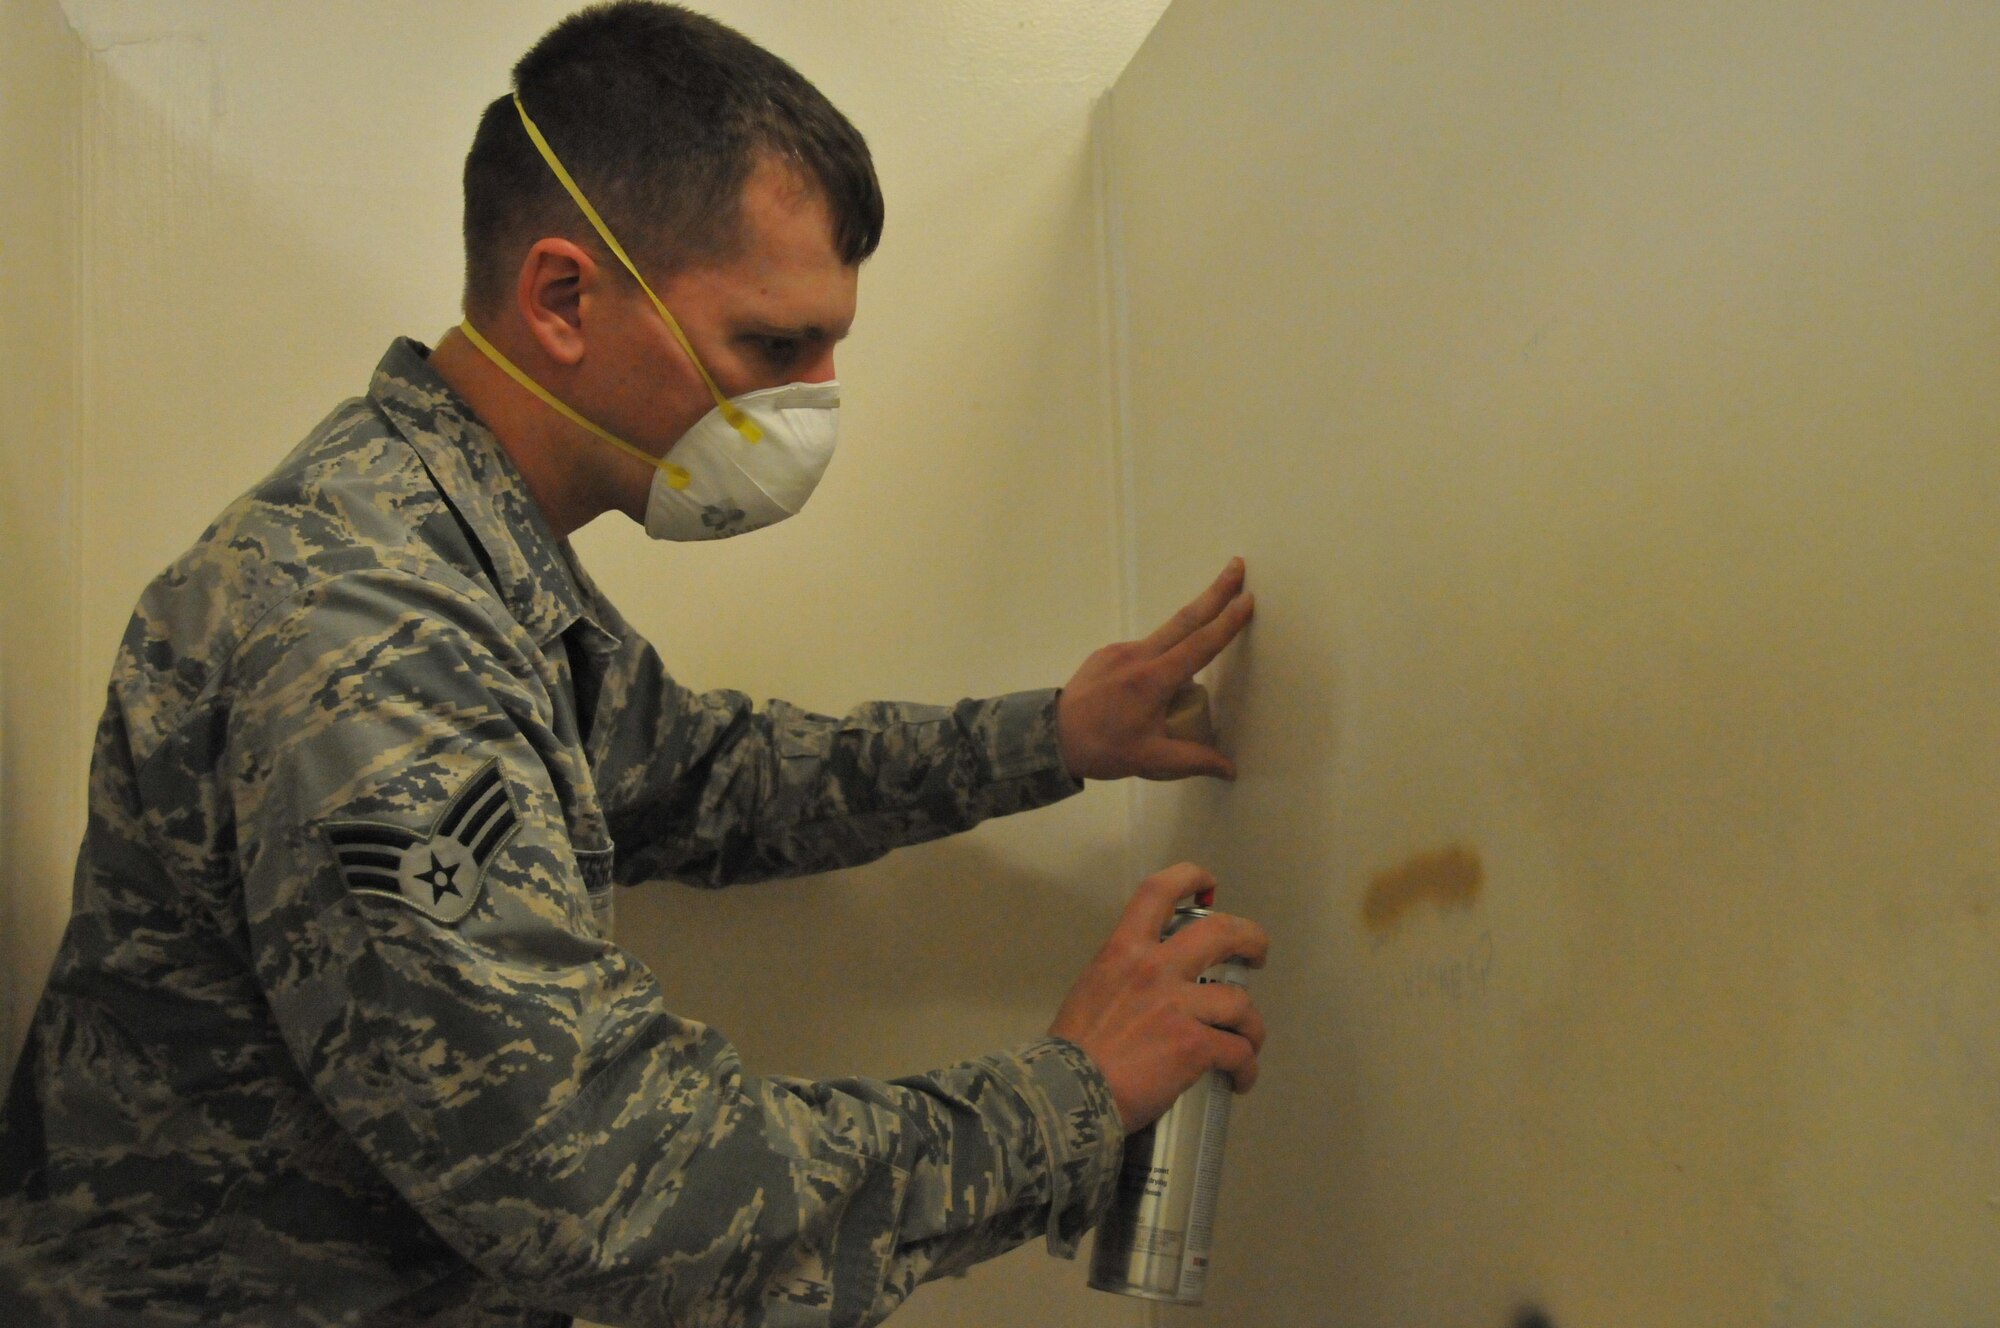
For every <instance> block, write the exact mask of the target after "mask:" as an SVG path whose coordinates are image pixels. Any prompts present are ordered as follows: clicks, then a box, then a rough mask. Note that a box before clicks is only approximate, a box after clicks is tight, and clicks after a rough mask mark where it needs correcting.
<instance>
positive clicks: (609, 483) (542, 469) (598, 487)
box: [430, 328, 631, 539]
mask: <svg viewBox="0 0 2000 1328" xmlns="http://www.w3.org/2000/svg"><path fill="white" fill-rule="evenodd" d="M430 366H431V368H432V369H434V370H436V371H437V374H438V376H439V377H440V378H442V379H444V381H445V382H446V383H448V384H450V386H451V389H452V391H454V392H456V393H458V394H459V396H461V397H463V398H465V403H466V404H467V405H468V406H470V407H472V413H473V414H474V415H476V416H478V417H479V422H480V423H481V424H483V425H485V426H486V427H487V428H488V429H489V430H491V431H492V433H493V436H494V437H495V438H496V439H498V440H499V442H500V446H501V447H502V448H503V449H504V450H505V451H506V453H507V455H508V456H509V457H510V458H512V460H513V462H514V466H515V468H516V469H517V470H519V471H520V472H521V478H522V480H523V481H524V482H525V483H526V484H527V486H528V496H529V497H531V498H533V499H534V501H535V506H536V507H538V508H540V509H541V512H542V517H543V519H544V520H546V521H547V522H548V523H549V527H550V529H552V530H553V531H554V532H555V534H556V538H558V539H567V538H569V536H570V534H571V533H572V532H574V531H577V530H581V529H582V528H583V527H584V526H586V525H588V524H590V523H591V522H592V521H594V520H596V519H597V518H598V517H599V516H602V515H603V514H604V513H606V512H609V511H612V510H614V509H621V510H622V509H624V508H626V507H628V506H629V499H628V498H627V497H626V496H625V495H624V494H623V493H622V492H621V490H622V489H625V488H629V487H630V484H631V477H630V476H629V475H624V474H621V472H622V471H623V470H624V469H626V467H620V466H617V465H615V464H610V465H607V464H605V463H607V462H615V461H618V460H623V458H608V457H604V456H602V455H600V454H598V449H594V448H593V447H592V445H591V443H590V441H589V439H587V438H586V437H585V436H584V435H583V434H582V433H581V432H580V431H578V430H574V429H569V428H566V427H565V426H564V425H563V422H562V421H561V420H560V419H559V417H556V416H555V415H554V414H553V412H551V411H550V410H549V409H548V407H546V406H544V405H543V404H542V403H541V402H539V401H537V400H536V399H535V398H534V397H533V396H532V395H530V394H529V393H528V392H527V391H526V390H525V389H523V388H522V387H521V385H520V384H518V383H516V382H515V381H514V380H513V379H511V378H509V377H508V376H507V375H506V374H505V373H504V372H502V371H501V369H500V367H499V366H498V365H496V364H494V363H493V362H492V361H491V360H489V359H487V358H486V357H485V356H484V355H482V354H481V353H480V352H479V348H478V347H476V346H474V345H473V344H472V343H471V342H470V341H468V340H466V337H465V334H464V333H463V332H461V331H459V330H458V329H457V328H453V329H452V330H451V331H449V332H447V333H445V334H444V336H443V337H442V338H440V339H439V341H438V344H437V348H436V349H435V350H433V351H432V352H431V356H430ZM602 450H603V451H609V449H608V448H607V449H602Z"/></svg>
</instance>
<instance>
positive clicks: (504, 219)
mask: <svg viewBox="0 0 2000 1328" xmlns="http://www.w3.org/2000/svg"><path fill="white" fill-rule="evenodd" d="M514 82H515V86H516V89H517V95H518V98H519V102H520V105H519V106H518V107H517V106H516V105H515V98H513V97H502V98H500V99H498V100H496V101H495V102H494V103H493V104H492V105H491V106H489V107H488V108H487V110H486V113H485V115H484V116H483V117H482V118H481V120H480V124H479V130H478V133H477V135H476V136H475V138H474V141H473V146H472V151H471V152H470V153H469V154H468V156H467V158H466V165H465V239H466V313H467V315H468V320H467V322H466V324H465V327H466V328H467V329H474V328H480V329H484V334H483V335H481V334H480V333H479V332H476V331H474V332H470V333H468V337H470V338H476V339H477V343H478V345H479V346H480V348H481V349H480V351H478V352H468V347H469V346H470V344H471V342H470V341H469V340H468V339H466V338H461V337H459V336H458V334H457V333H456V332H454V333H453V334H452V335H451V336H448V337H447V338H446V339H445V340H444V341H443V342H441V343H440V345H439V348H438V353H437V354H436V355H434V356H433V359H432V363H433V365H434V366H435V367H437V369H438V371H439V372H440V373H441V374H443V375H444V376H445V377H446V380H447V381H448V382H450V383H451V384H452V386H453V387H455V388H456V389H457V390H458V391H459V392H460V394H461V395H462V396H464V397H465V398H466V399H467V401H468V402H469V403H471V404H472V405H473V407H474V409H475V410H476V411H478V413H479V414H480V416H481V418H482V419H483V420H484V421H485V422H486V423H487V424H488V426H489V427H491V428H492V429H493V431H494V433H495V434H496V436H498V437H499V438H500V440H501V443H502V445H503V446H505V447H506V448H507V449H508V451H509V452H510V454H512V455H513V457H514V460H515V462H516V464H517V465H518V466H519V467H520V468H521V470H522V473H523V475H524V477H525V478H526V479H527V481H528V485H529V489H530V492H531V493H533V494H534V495H535V497H536V500H537V502H538V503H540V505H541V506H542V508H543V510H544V513H545V514H546V515H548V516H549V518H550V519H551V521H553V522H555V523H556V524H557V525H558V527H559V528H560V529H561V530H563V531H567V530H570V529H574V528H575V527H576V526H578V525H581V524H582V523H583V522H585V521H588V520H589V519H590V518H591V516H593V515H595V514H596V513H597V512H600V511H603V510H607V509H609V508H617V509H619V510H622V511H624V512H626V513H628V514H629V515H631V516H633V518H634V519H636V520H646V517H645V515H644V514H645V512H646V510H647V507H648V503H649V495H650V493H651V481H652V479H653V478H654V474H655V472H654V469H653V467H654V465H655V464H658V460H657V459H660V458H665V457H666V456H667V455H668V453H670V452H671V451H672V450H673V449H674V448H675V447H676V446H677V445H678V443H679V441H680V440H681V439H682V438H683V437H684V436H685V435H686V434H687V432H688V431H689V430H690V429H692V428H693V427H694V426H695V425H696V424H697V423H698V422H699V421H701V420H702V419H703V418H704V417H705V416H706V415H707V414H708V413H709V412H710V410H711V408H712V407H717V408H719V409H720V410H722V411H723V412H725V413H727V412H729V411H733V410H738V409H739V407H737V406H736V405H735V403H722V404H720V405H719V406H718V403H720V402H721V399H722V398H723V397H725V396H727V397H734V396H737V395H738V394H742V393H748V392H753V391H756V390H758V389H761V388H769V387H776V386H779V385H783V384H788V383H798V382H824V381H826V380H828V379H831V378H832V377H833V376H834V367H833V352H834V346H835V345H836V344H837V343H838V342H839V341H840V340H841V339H842V338H843V337H845V336H846V335H847V332H848V330H849V328H850V327H851V325H852V323H853V321H854V313H855V301H856V283H857V280H858V273H859V265H860V263H861V261H862V260H863V259H864V258H866V257H867V256H868V255H869V254H870V253H872V252H873V250H874V248H875V245H876V243H877V242H878V241H879V239H880V238H881V231H882V197H881V191H880V188H879V186H878V185H877V183H876V179H875V173H874V167H873V165H872V164H871V162H870V160H869V156H868V148H867V145H866V144H865V143H864V142H863V141H862V138H861V135H860V134H859V133H858V132H857V131H856V130H855V128H854V127H853V125H851V124H849V123H848V121H847V119H846V118H845V117H844V116H842V115H841V114H840V112H839V111H837V110H835V109H834V108H833V106H832V105H831V104H830V103H829V102H828V101H827V100H826V98H825V97H824V96H822V95H821V94H820V92H819V91H818V90H817V89H816V88H814V87H813V86H812V85H811V84H810V83H808V82H806V80H805V79H804V78H802V77H801V76H800V75H799V74H798V73H797V71H795V70H793V69H792V68H791V66H789V65H787V64H785V63H784V62H783V61H782V60H779V59H778V58H777V57H776V56H774V55H771V54H770V53H769V52H767V51H764V50H763V49H761V48H759V47H758V46H756V45H755V44H753V43H752V42H750V41H749V40H748V39H746V38H744V37H743V36H741V35H739V34H738V33H735V32H732V31H731V30H729V29H728V28H725V27H723V26H722V25H721V24H718V23H716V22H714V21H713V20H710V19H707V18H703V17H701V16H700V15H697V14H693V13H690V12H688V11H687V10H685V9H682V8H680V7H678V6H675V5H669V4H659V3H649V2H648V0H618V2H617V3H612V4H602V5H597V6H595V7H593V8H590V9H586V10H584V11H582V12H580V13H578V14H576V15H574V16H572V17H571V18H568V19H566V20H564V21H563V22H562V23H560V24H558V25H557V26H556V27H555V28H554V29H553V30H551V31H550V32H549V34H548V35H547V36H546V37H544V38H543V39H542V40H541V41H540V42H538V43H536V45H535V47H534V49H532V50H530V51H529V52H528V54H527V55H526V56H524V57H523V58H522V60H521V62H520V64H519V65H517V66H516V67H515V70H514ZM529 121H532V122H533V125H534V129H533V131H532V133H531V130H530V126H529V123H528V122H529ZM535 134H538V135H539V136H540V138H539V139H538V138H537V137H535V136H533V135H535ZM540 143H546V145H547V147H548V149H549V152H550V154H551V155H550V157H549V158H548V159H545V158H544V157H543V155H542V152H541V150H540V147H539V144H540ZM558 163H560V165H558ZM559 169H562V170H566V171H567V174H568V176H569V177H570V178H571V179H572V180H573V182H574V184H575V185H576V186H577V188H578V190H579V192H580V194H581V196H582V198H583V199H586V200H588V203H589V205H590V206H591V207H592V208H593V209H594V210H595V211H596V212H597V213H598V214H599V215H600V217H601V219H602V221H603V222H604V223H605V225H606V228H607V229H608V231H609V233H610V235H612V236H613V237H615V238H616V241H617V243H618V244H619V245H622V246H623V248H624V250H625V251H626V253H627V254H628V255H629V256H630V258H631V260H632V262H633V263H634V265H635V266H636V267H637V268H638V270H639V271H640V272H641V273H642V274H643V275H644V277H645V280H646V284H647V286H648V287H649V288H650V290H651V293H650V294H649V293H647V291H645V290H642V289H641V287H640V285H639V283H637V282H635V281H634V280H633V279H632V278H631V276H629V275H628V274H627V273H626V271H625V269H624V266H623V264H622V263H621V261H620V260H619V259H618V258H616V257H615V256H614V255H613V254H612V253H611V252H610V249H609V248H608V247H607V245H606V244H605V243H604V241H603V240H601V239H600V238H599V235H598V232H597V230H596V228H595V227H593V226H592V225H591V223H590V221H589V219H588V218H587V217H586V215H585V214H584V211H583V209H582V207H581V206H580V205H579V201H578V199H576V198H573V197H572V196H571V194H570V192H569V190H568V189H567V188H566V187H565V185H564V183H563V180H562V178H561V177H560V176H559V175H558V174H557V171H558V170H559ZM654 295H657V296H658V297H659V301H660V305H656V304H655V303H654V299H653V297H654ZM661 306H663V308H662V307H661ZM683 338H684V339H683ZM467 353H471V360H469V361H468V360H467V359H466V358H465V355H466V354H467ZM482 356H483V357H484V358H482ZM503 369H504V374H505V375H511V376H513V378H514V381H513V382H509V381H508V378H507V377H506V376H503ZM537 395H539V396H541V397H542V398H543V402H544V403H546V404H539V403H537V402H536V401H535V400H534V397H535V396H537ZM732 418H740V416H737V417H732ZM592 433H594V434H596V435H597V438H598V439H600V440H603V441H602V442H593V441H591V439H590V438H589V436H588V435H589V434H592ZM610 443H615V444H616V446H615V447H612V446H609V445H608V444H610ZM621 449H629V450H630V452H631V453H633V454H636V457H637V458H654V459H656V460H655V461H654V462H652V463H649V462H647V461H646V460H644V459H635V456H633V455H627V453H626V452H625V451H624V450H621ZM677 467H678V463H674V464H673V465H669V466H668V467H666V469H667V471H668V473H669V475H670V476H672V475H673V474H674V473H675V471H676V469H677ZM687 473H688V472H686V471H685V470H684V469H682V470H679V475H680V476H681V477H683V478H684V477H685V476H686V474H687ZM649 528H650V522H649Z"/></svg>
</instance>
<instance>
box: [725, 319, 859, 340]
mask: <svg viewBox="0 0 2000 1328" xmlns="http://www.w3.org/2000/svg"><path fill="white" fill-rule="evenodd" d="M742 335H744V336H747V337H782V338H784V339H785V340H788V341H833V340H837V338H836V337H835V336H834V335H833V334H832V333H831V332H828V331H827V330H826V329H825V328H824V327H822V326H820V325H819V324H818V323H804V324H800V325H798V326H796V327H784V326H781V325H780V324H777V323H765V322H759V321H752V322H749V323H746V324H744V325H743V332H742ZM840 335H841V336H846V335H847V334H846V333H845V332H843V333H841V334H840Z"/></svg>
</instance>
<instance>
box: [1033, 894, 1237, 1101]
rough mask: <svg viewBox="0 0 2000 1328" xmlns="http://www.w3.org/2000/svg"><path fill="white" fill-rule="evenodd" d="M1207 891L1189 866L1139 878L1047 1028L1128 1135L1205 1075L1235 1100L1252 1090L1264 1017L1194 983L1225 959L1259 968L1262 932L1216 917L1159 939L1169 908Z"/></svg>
mask: <svg viewBox="0 0 2000 1328" xmlns="http://www.w3.org/2000/svg"><path fill="white" fill-rule="evenodd" d="M1214 884H1215V878H1214V877H1213V876H1210V875H1209V874H1208V873H1207V872H1205V871H1203V870H1202V869H1201V868H1199V867H1196V866H1194V865H1193V864H1191V863H1182V864H1181V865H1179V866H1178V867H1169V868H1167V869H1166V870H1165V871H1163V872H1159V873H1157V874H1156V875H1153V876H1149V877H1147V878H1146V879H1145V881H1143V882H1142V883H1141V884H1140V886H1139V889H1138V892H1137V893H1136V894H1134V895H1133V896H1132V902H1131V903H1129V904H1127V905H1126V906H1125V913H1124V916H1122V917H1121V918H1119V920H1118V926H1117V928H1116V929H1115V930H1113V931H1112V933H1111V939H1110V940H1108V941H1106V942H1105V943H1104V948H1103V949H1101V950H1099V951H1098V952H1097V957H1096V958H1095V959H1093V960H1091V961H1090V967H1088V968H1086V969H1085V970H1084V971H1083V976H1082V977H1080V978H1078V979H1077V981H1076V985H1075V986H1074V987H1072V988H1070V992H1069V995H1068V996H1067V997H1066V998H1064V1000H1063V1004H1062V1009H1061V1010H1059V1011H1057V1012H1056V1020H1055V1023H1053V1024H1051V1025H1050V1026H1049V1033H1050V1035H1051V1036H1054V1037H1059V1038H1067V1039H1068V1040H1069V1041H1071V1042H1074V1043H1076V1044H1077V1046H1079V1047H1081V1048H1083V1050H1084V1053H1085V1054H1086V1055H1088V1056H1089V1057H1090V1059H1091V1060H1092V1062H1094V1063H1095V1064H1096V1066H1097V1068H1098V1070H1099V1071H1100V1072H1102V1073H1103V1075H1104V1079H1105V1082H1106V1083H1108V1084H1109V1085H1110V1086H1111V1096H1112V1098H1113V1100H1114V1101H1116V1102H1117V1104H1118V1115H1119V1118H1120V1119H1121V1120H1122V1121H1123V1122H1124V1125H1125V1129H1126V1131H1127V1132H1128V1133H1129V1132H1131V1131H1133V1130H1138V1129H1143V1128H1144V1127H1145V1126H1147V1125H1149V1124H1151V1123H1152V1122H1153V1121H1154V1120H1156V1119H1158V1118H1159V1117H1160V1116H1161V1115H1163V1114H1164V1113H1165V1112H1166V1109H1167V1108H1168V1107H1170V1106H1172V1105H1173V1103H1174V1099H1175V1098H1177V1097H1179V1096H1180V1095H1181V1094H1182V1093H1184V1092H1186V1091H1187V1089H1188V1088H1189V1087H1190V1086H1192V1085H1193V1083H1194V1081H1195V1080H1197V1079H1199V1078H1200V1077H1201V1076H1202V1075H1203V1074H1204V1073H1205V1072H1206V1071H1209V1070H1221V1071H1223V1072H1225V1073H1226V1074H1228V1075H1229V1076H1230V1078H1231V1079H1233V1080H1234V1081H1235V1083H1236V1091H1238V1092H1239V1093H1240V1092H1247V1091H1249V1088H1250V1086H1251V1085H1252V1084H1254V1083H1256V1082H1257V1053H1258V1052H1259V1051H1260V1050H1261V1049H1262V1048H1263V1046H1264V1017H1263V1016H1262V1015H1261V1014H1259V1013H1258V1012H1257V1007H1256V1006H1255V1005H1254V1004H1253V1003H1252V1002H1251V1000H1250V993H1249V992H1247V991H1245V990H1244V989H1243V988H1241V987H1238V986H1234V985H1232V984H1229V983H1215V982H1211V983H1198V982H1196V981H1195V979H1196V978H1198V977H1200V976H1201V974H1202V973H1203V972H1204V971H1205V970H1207V969H1209V968H1212V967H1214V966H1215V965H1216V964H1219V963H1221V962H1223V961H1224V960H1226V959H1231V958H1235V959H1241V960H1243V961H1244V962H1245V963H1248V964H1249V965H1250V966H1251V967H1253V968H1258V967H1262V966H1263V963H1264V955H1265V951H1266V950H1267V949H1268V948H1269V945H1270V941H1269V938H1268V937H1266V936H1265V934H1264V929H1263V928H1262V927H1260V926H1258V925H1257V924H1256V923H1254V922H1251V921H1249V920H1248V919H1247V918H1238V917H1231V916H1229V915H1228V914H1222V913H1218V914H1215V915H1214V916H1212V917H1207V918H1202V919H1200V920H1199V921H1197V922H1195V923H1193V924H1191V925H1189V926H1187V927H1183V928H1182V929H1181V930H1180V931H1178V932H1176V933H1174V935H1172V936H1170V937H1168V938H1167V939H1166V940H1164V941H1163V940H1161V939H1160V933H1161V932H1162V931H1164V930H1166V926H1167V922H1168V920H1169V919H1171V918H1172V917H1173V913H1174V905H1175V903H1177V902H1178V901H1180V900H1182V899H1185V898H1187V897H1188V896H1189V895H1192V894H1194V893H1195V892H1196V891H1197V890H1201V889H1204V888H1207V887H1210V886H1213V885H1214Z"/></svg>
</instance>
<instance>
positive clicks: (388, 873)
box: [326, 760, 520, 923]
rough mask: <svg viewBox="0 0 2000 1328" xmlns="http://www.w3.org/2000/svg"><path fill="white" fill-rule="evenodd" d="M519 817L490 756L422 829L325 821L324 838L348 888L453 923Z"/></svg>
mask: <svg viewBox="0 0 2000 1328" xmlns="http://www.w3.org/2000/svg"><path fill="white" fill-rule="evenodd" d="M519 824H520V818H519V817H518V816H516V815H515V813H514V802H513V799H512V798H511V797H509V796H508V793H507V784H506V781H505V780H503V779H501V778H500V763H499V762H498V761H497V760H495V761H488V762H487V763H486V765H485V766H484V767H483V768H481V769H480V771H479V773H478V774H475V775H474V776H473V777H472V778H471V779H470V780H468V781H466V784H465V787H464V788H462V789H460V790H459V791H458V792H457V793H456V794H454V795H453V797H452V799H451V801H450V802H449V803H447V804H446V805H445V809H444V810H443V811H442V812H440V813H439V814H438V818H437V820H436V821H435V822H434V823H432V825H431V828H430V830H429V832H428V833H419V832H417V831H415V830H410V829H407V828H405V827H403V826H400V825H385V824H383V823H381V822H379V821H329V822H327V825H326V837H327V840H328V842H329V843H331V844H332V845H333V853H334V857H335V859H336V860H338V862H339V863H340V874H341V876H342V877H343V878H345V880H346V881H347V888H348V889H350V890H354V891H357V892H359V893H362V894H371V895H388V896H389V897H390V898H392V899H400V900H402V901H403V902H404V903H406V904H408V905H409V906H410V907H412V908H414V909H416V910H417V911H418V912H419V913H422V914H424V915H425V916H426V917H432V918H436V919H437V920H438V921H439V922H444V923H456V922H458V921H459V920H460V919H461V918H463V917H464V916H465V915H466V914H468V913H470V912H471V911H472V906H473V905H474V904H475V903H477V902H478V901H479V889H480V885H481V883H482V882H483V881H484V879H485V876H486V864H487V863H488V862H490V861H492V858H493V855H494V854H495V853H497V852H499V850H500V846H501V845H502V844H504V843H506V842H507V837H508V836H509V835H511V834H513V833H514V830H515V828H516V827H517V826H518V825H519Z"/></svg>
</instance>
